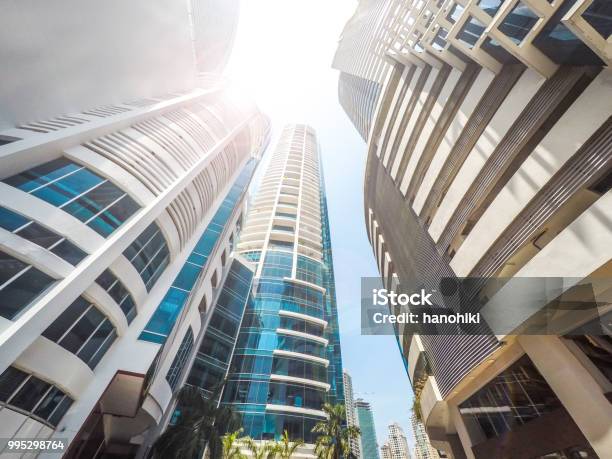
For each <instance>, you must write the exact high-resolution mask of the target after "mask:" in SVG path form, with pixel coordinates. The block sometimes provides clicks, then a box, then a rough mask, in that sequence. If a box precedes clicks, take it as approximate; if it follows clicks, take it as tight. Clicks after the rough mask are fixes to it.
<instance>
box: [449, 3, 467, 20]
mask: <svg viewBox="0 0 612 459" xmlns="http://www.w3.org/2000/svg"><path fill="white" fill-rule="evenodd" d="M464 10H465V8H463V6H462V5H460V4H459V3H455V4H454V5H453V7H452V8H451V9H450V11H449V12H448V15H447V16H446V19H447V20H448V22H450V23H451V24H454V23H455V22H457V20H458V19H459V17H460V16H461V13H463V11H464Z"/></svg>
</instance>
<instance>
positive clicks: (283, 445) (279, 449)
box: [275, 430, 304, 459]
mask: <svg viewBox="0 0 612 459" xmlns="http://www.w3.org/2000/svg"><path fill="white" fill-rule="evenodd" d="M303 444H304V440H301V439H297V440H294V441H291V440H289V433H288V432H287V431H286V430H285V431H283V435H282V436H281V439H280V441H277V442H276V448H275V449H276V451H275V452H276V455H278V457H279V458H280V459H289V458H290V457H291V455H292V454H293V453H295V450H296V449H298V448H299V447H300V446H302V445H303ZM276 455H275V456H276Z"/></svg>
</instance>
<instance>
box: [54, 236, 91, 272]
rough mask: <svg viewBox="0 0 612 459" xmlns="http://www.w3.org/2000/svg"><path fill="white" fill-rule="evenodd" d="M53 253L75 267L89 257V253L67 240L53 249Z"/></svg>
mask: <svg viewBox="0 0 612 459" xmlns="http://www.w3.org/2000/svg"><path fill="white" fill-rule="evenodd" d="M51 252H53V253H54V254H55V255H57V256H58V257H60V258H62V259H63V260H65V261H67V262H68V263H70V264H71V265H74V266H76V265H78V264H79V263H80V262H81V261H83V259H84V258H85V257H86V256H87V253H85V252H84V251H83V250H81V249H79V248H78V247H77V246H76V245H74V244H73V243H72V242H70V241H69V240H67V239H64V240H63V241H62V242H60V243H59V244H57V245H56V246H54V247H52V248H51Z"/></svg>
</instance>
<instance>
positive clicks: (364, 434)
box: [355, 400, 379, 459]
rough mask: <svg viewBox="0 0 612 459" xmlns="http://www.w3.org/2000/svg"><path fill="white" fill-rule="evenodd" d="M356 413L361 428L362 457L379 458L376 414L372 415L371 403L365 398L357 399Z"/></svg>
mask: <svg viewBox="0 0 612 459" xmlns="http://www.w3.org/2000/svg"><path fill="white" fill-rule="evenodd" d="M355 414H356V416H357V421H358V425H359V429H360V430H361V435H360V439H359V441H360V445H359V446H360V452H361V457H362V458H363V459H379V455H378V444H377V443H376V429H375V427H374V416H373V415H372V410H371V409H370V405H369V403H367V402H364V401H363V400H356V401H355Z"/></svg>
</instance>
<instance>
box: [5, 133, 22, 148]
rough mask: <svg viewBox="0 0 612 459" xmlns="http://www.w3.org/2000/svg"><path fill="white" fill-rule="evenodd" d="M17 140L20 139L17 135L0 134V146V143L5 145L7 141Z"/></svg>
mask: <svg viewBox="0 0 612 459" xmlns="http://www.w3.org/2000/svg"><path fill="white" fill-rule="evenodd" d="M18 140H21V139H20V138H19V137H11V136H8V135H0V147H1V146H2V145H7V144H9V143H13V142H17V141H18Z"/></svg>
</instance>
